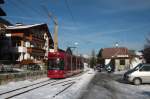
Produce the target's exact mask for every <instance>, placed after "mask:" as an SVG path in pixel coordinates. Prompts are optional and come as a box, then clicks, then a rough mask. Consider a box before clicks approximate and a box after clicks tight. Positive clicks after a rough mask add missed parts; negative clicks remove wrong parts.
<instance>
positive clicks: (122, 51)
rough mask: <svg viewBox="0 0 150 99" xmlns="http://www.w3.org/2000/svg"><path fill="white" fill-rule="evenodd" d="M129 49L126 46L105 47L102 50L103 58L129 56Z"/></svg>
mask: <svg viewBox="0 0 150 99" xmlns="http://www.w3.org/2000/svg"><path fill="white" fill-rule="evenodd" d="M129 56H130V55H129V51H128V49H127V48H125V47H118V48H104V49H103V50H102V58H119V57H129Z"/></svg>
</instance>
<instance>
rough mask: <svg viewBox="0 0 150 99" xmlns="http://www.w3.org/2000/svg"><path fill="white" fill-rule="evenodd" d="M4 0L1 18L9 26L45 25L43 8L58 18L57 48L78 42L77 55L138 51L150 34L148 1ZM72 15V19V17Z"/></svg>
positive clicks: (50, 24)
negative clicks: (110, 49) (122, 49)
mask: <svg viewBox="0 0 150 99" xmlns="http://www.w3.org/2000/svg"><path fill="white" fill-rule="evenodd" d="M67 2H68V5H69V8H70V9H68V8H67V4H66V1H65V0H5V4H4V5H1V7H2V8H3V9H4V10H5V11H6V13H7V16H6V17H4V18H6V19H8V20H10V21H11V22H12V23H14V24H15V23H17V22H21V23H24V24H35V23H48V24H49V29H50V31H51V32H52V35H53V23H52V21H50V22H48V17H47V13H46V11H44V10H43V6H45V7H46V8H47V9H48V11H50V12H52V13H53V14H54V15H55V16H57V18H58V23H59V33H58V34H59V47H60V48H62V49H66V47H68V46H75V45H74V43H75V42H78V45H77V47H78V50H79V53H84V54H90V53H91V51H92V50H93V49H94V50H96V51H98V50H100V49H101V48H106V47H113V46H114V44H115V42H118V43H119V46H124V47H128V48H129V49H135V50H141V49H143V47H144V44H145V43H146V41H145V38H147V37H148V36H149V33H150V28H149V26H150V13H149V12H150V0H67ZM71 15H73V17H72V16H71Z"/></svg>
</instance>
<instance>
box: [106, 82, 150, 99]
mask: <svg viewBox="0 0 150 99" xmlns="http://www.w3.org/2000/svg"><path fill="white" fill-rule="evenodd" d="M108 83H109V84H108V85H109V87H110V88H111V89H112V91H115V92H117V94H116V96H117V98H118V99H150V85H139V86H136V85H130V84H123V83H119V82H116V81H110V82H108Z"/></svg>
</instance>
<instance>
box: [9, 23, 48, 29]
mask: <svg viewBox="0 0 150 99" xmlns="http://www.w3.org/2000/svg"><path fill="white" fill-rule="evenodd" d="M40 26H47V25H46V24H45V23H41V24H32V25H24V24H18V25H16V26H8V27H7V29H8V30H15V29H29V28H34V27H40Z"/></svg>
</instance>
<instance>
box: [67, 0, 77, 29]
mask: <svg viewBox="0 0 150 99" xmlns="http://www.w3.org/2000/svg"><path fill="white" fill-rule="evenodd" d="M65 4H66V7H67V9H68V12H69V13H70V16H71V18H72V20H73V23H74V24H75V25H76V26H77V24H76V21H75V18H74V16H73V14H72V11H71V8H70V6H69V3H68V1H67V0H65Z"/></svg>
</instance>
